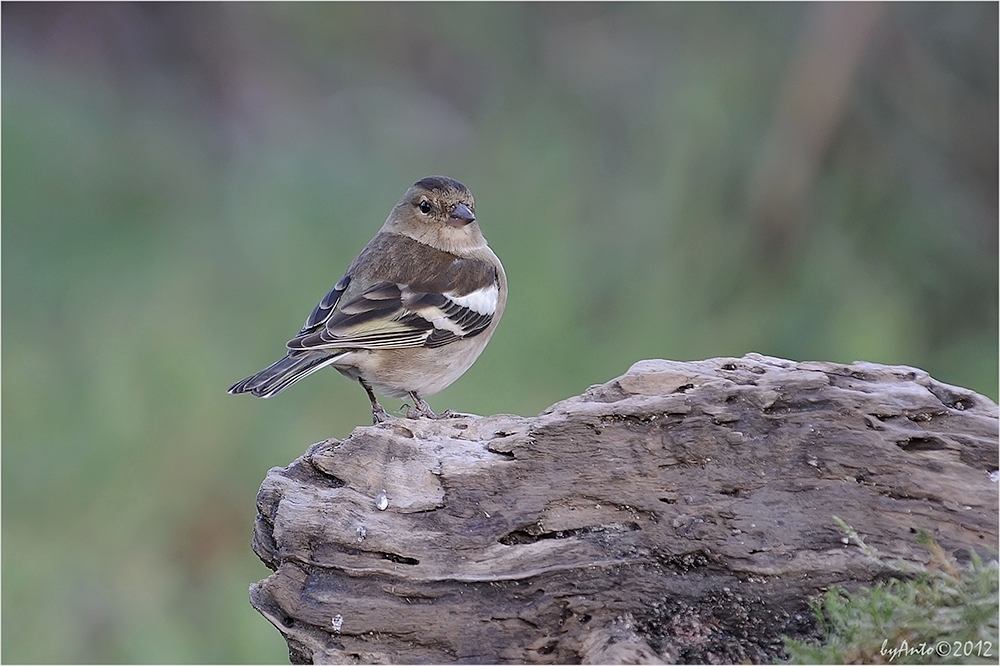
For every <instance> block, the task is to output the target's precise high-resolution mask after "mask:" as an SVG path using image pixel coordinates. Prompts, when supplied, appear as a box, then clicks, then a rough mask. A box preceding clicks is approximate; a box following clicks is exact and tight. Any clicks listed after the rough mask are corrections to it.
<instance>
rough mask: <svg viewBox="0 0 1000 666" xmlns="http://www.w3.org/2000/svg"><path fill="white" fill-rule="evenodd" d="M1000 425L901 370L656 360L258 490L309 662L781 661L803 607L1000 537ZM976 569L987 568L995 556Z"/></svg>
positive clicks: (292, 629)
mask: <svg viewBox="0 0 1000 666" xmlns="http://www.w3.org/2000/svg"><path fill="white" fill-rule="evenodd" d="M997 441H998V410H997V405H996V404H994V403H993V402H992V401H990V400H989V399H988V398H986V397H984V396H982V395H978V394H976V393H973V392H972V391H969V390H966V389H961V388H956V387H953V386H948V385H946V384H942V383H940V382H937V381H935V380H934V379H932V378H931V377H930V376H928V375H927V373H925V372H923V371H921V370H917V369H914V368H909V367H899V366H892V367H890V366H883V365H876V364H873V363H854V364H852V365H843V364H837V363H821V362H811V363H796V362H792V361H786V360H782V359H777V358H770V357H765V356H761V355H758V354H748V355H747V356H745V357H743V358H739V359H737V358H718V359H710V360H706V361H698V362H689V363H681V362H672V361H663V360H649V361H641V362H639V363H636V364H635V365H634V366H632V368H631V369H630V370H629V371H628V373H626V374H625V375H623V376H621V377H619V378H617V379H615V380H612V381H610V382H608V383H606V384H602V385H598V386H592V387H591V388H589V389H588V390H587V391H586V392H584V393H583V394H582V395H579V396H576V397H573V398H570V399H568V400H565V401H563V402H560V403H557V404H555V405H553V406H552V407H551V408H549V409H548V410H546V411H545V412H543V413H542V414H540V415H539V416H537V417H534V418H522V417H519V416H511V415H498V416H488V417H478V416H468V417H460V418H450V419H442V420H437V421H434V420H429V419H416V420H410V419H403V418H400V419H394V420H393V421H391V422H389V423H386V424H382V425H378V426H371V427H359V428H357V429H355V430H354V432H353V433H351V435H350V437H348V438H347V439H345V440H343V441H338V440H335V439H330V440H327V441H324V442H319V443H317V444H314V445H313V446H311V447H310V448H309V449H308V450H307V451H306V452H305V454H304V455H303V456H302V457H300V458H299V459H297V460H296V461H295V462H293V463H292V464H291V465H290V466H289V467H287V468H274V469H272V470H270V471H269V472H268V474H267V478H266V479H265V480H264V483H263V485H262V486H261V489H260V493H259V495H258V498H257V507H258V511H259V515H258V517H257V522H256V527H255V531H254V538H253V547H254V550H255V551H256V552H257V554H258V555H259V556H260V558H261V560H263V561H264V563H265V564H266V565H267V566H268V567H269V568H271V569H272V570H273V571H274V573H273V574H272V575H271V576H269V577H268V578H266V579H265V580H262V581H260V582H258V583H256V584H254V585H253V586H252V587H251V590H250V597H251V602H252V603H253V606H254V607H255V608H256V609H257V610H258V611H259V612H260V613H262V614H263V615H264V616H265V617H266V618H267V619H268V620H270V621H271V622H272V623H273V624H274V626H275V627H277V629H278V630H279V631H280V632H281V633H282V635H283V636H284V637H285V639H286V640H287V642H288V646H289V654H290V658H291V660H292V661H293V662H296V663H309V662H313V663H427V662H434V663H451V662H460V663H508V662H515V663H654V662H681V663H687V662H748V661H749V662H755V663H760V662H768V661H772V660H774V659H775V658H777V657H780V656H781V654H782V643H781V640H780V636H782V635H783V634H784V635H790V636H803V635H809V634H810V632H813V631H814V630H815V627H814V625H813V620H812V617H811V613H810V611H809V610H808V607H807V599H808V598H809V597H810V596H811V595H815V594H816V593H817V592H818V591H821V590H823V589H825V588H827V587H828V586H830V585H832V584H843V585H846V586H848V587H852V586H856V585H858V584H872V583H873V581H875V580H876V579H878V578H879V577H880V576H884V575H885V574H886V571H885V569H884V567H883V566H882V565H880V564H878V563H877V562H875V561H874V560H872V559H870V558H868V557H867V556H865V555H864V554H863V553H862V552H861V551H860V550H859V548H857V547H856V546H855V545H854V544H851V543H847V542H846V541H847V540H846V539H845V538H844V534H843V532H842V531H841V530H840V529H839V528H838V526H837V524H836V523H835V521H834V519H833V516H834V515H836V516H839V517H840V518H842V519H843V520H844V521H845V522H846V523H848V524H849V525H851V526H853V527H854V528H855V529H856V530H857V532H858V533H859V534H861V535H862V536H863V537H864V538H865V539H866V541H867V543H868V544H869V545H871V546H874V547H875V548H877V549H878V550H879V551H881V552H882V553H883V554H885V555H886V556H888V557H890V558H900V559H902V560H904V561H910V562H914V563H923V562H926V560H927V559H928V557H929V555H928V552H927V551H926V550H925V549H924V548H923V547H921V546H919V545H918V544H917V539H916V537H917V534H918V532H920V531H924V532H927V533H928V534H929V535H931V536H932V537H933V538H934V539H936V540H937V541H938V543H939V544H940V545H941V546H942V547H943V548H944V549H945V550H946V551H948V552H950V553H952V554H953V555H955V556H956V557H957V558H958V559H959V560H960V561H961V560H963V559H967V558H968V549H969V548H974V549H980V548H985V547H993V546H995V544H996V543H997V515H998V506H997V484H996V482H995V480H994V479H995V475H991V472H994V471H995V470H996V467H997V456H998V449H997ZM982 554H983V555H984V557H987V558H989V557H992V555H990V554H989V552H988V551H987V550H985V549H984V550H983V551H982Z"/></svg>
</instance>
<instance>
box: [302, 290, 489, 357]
mask: <svg viewBox="0 0 1000 666" xmlns="http://www.w3.org/2000/svg"><path fill="white" fill-rule="evenodd" d="M349 283H350V279H349V278H344V279H342V280H341V281H340V282H338V283H337V286H336V287H334V289H333V290H332V291H331V292H330V293H329V294H327V296H326V298H324V299H323V300H322V301H320V303H319V305H317V306H316V308H315V309H314V310H313V313H312V314H311V315H310V316H309V319H307V320H306V326H305V327H303V329H302V331H300V332H299V334H298V335H297V336H296V337H295V338H293V339H292V340H290V341H289V342H288V345H287V346H288V348H289V349H302V350H305V349H401V348H406V347H440V346H443V345H446V344H448V343H450V342H454V341H455V340H460V339H462V338H469V337H473V336H475V335H478V334H479V333H482V332H483V331H484V330H486V329H487V328H488V327H489V325H490V323H491V322H492V321H493V315H494V313H495V312H496V308H497V303H498V301H499V289H500V286H499V280H498V278H497V276H496V274H495V271H494V276H493V280H492V281H491V282H488V283H487V284H485V285H482V286H478V288H476V289H473V290H471V291H468V292H467V293H461V291H459V290H458V289H451V290H448V291H438V290H436V289H432V288H430V287H431V286H432V285H428V284H424V285H421V286H413V285H409V284H402V283H398V282H379V283H377V284H374V285H372V286H371V287H369V288H367V289H365V290H364V291H363V292H362V293H361V294H360V295H359V296H356V297H354V298H352V299H350V300H349V301H347V302H346V303H343V304H339V301H340V298H341V296H342V295H343V293H344V291H345V290H346V289H347V287H348V284H349ZM338 287H339V289H338Z"/></svg>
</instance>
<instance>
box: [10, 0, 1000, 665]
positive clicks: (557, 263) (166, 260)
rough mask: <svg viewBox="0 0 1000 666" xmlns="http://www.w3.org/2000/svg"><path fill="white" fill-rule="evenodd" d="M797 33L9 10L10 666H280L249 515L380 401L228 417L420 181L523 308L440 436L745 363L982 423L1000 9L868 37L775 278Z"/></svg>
mask: <svg viewBox="0 0 1000 666" xmlns="http://www.w3.org/2000/svg"><path fill="white" fill-rule="evenodd" d="M808 11H809V10H808V8H807V7H805V6H802V5H769V6H762V5H739V4H737V5H709V4H695V5H687V4H684V5H658V4H657V5H636V4H616V5H599V4H588V5H573V4H567V5H558V6H556V5H547V4H538V5H522V4H503V5H499V4H491V3H483V4H478V3H477V4H470V5H461V4H459V5H454V4H441V5H423V4H406V5H402V6H400V5H390V4H381V3H379V4H334V5H325V4H322V5H321V4H304V5H300V4H275V5H271V4H255V5H241V4H222V5H216V4H194V5H172V4H169V5H132V4H111V5H86V4H83V5H44V4H40V5H31V4H11V3H4V5H3V7H2V12H3V61H2V68H3V69H2V76H3V98H2V113H3V116H2V142H3V143H2V146H3V154H2V167H3V169H2V171H3V180H2V195H3V196H2V215H3V227H2V234H3V237H2V241H3V243H2V261H3V268H2V271H3V272H2V277H3V282H2V284H3V306H2V307H3V311H2V314H3V336H4V345H3V355H2V361H3V407H2V409H3V412H2V416H3V450H2V462H3V477H2V481H3V485H2V501H3V563H2V564H3V568H2V576H3V599H2V601H3V617H2V620H3V634H2V645H0V647H2V652H3V659H4V660H5V661H9V662H33V663H38V662H51V663H61V662H184V663H189V662H274V661H284V660H285V659H286V653H285V650H284V644H283V641H282V640H281V639H280V636H279V635H278V633H277V631H275V630H274V629H273V628H272V627H271V626H270V625H269V624H268V623H267V622H266V621H265V620H263V618H261V617H259V616H258V615H257V614H256V613H255V612H254V611H253V610H252V609H251V608H250V606H249V603H248V601H247V587H248V585H249V584H250V583H251V582H253V581H255V580H257V579H259V578H262V577H264V576H265V575H266V574H267V573H268V572H267V570H266V569H265V568H264V567H263V565H262V564H260V563H259V562H258V561H257V560H256V558H255V556H254V555H253V553H252V552H251V551H250V548H249V539H250V533H251V529H252V524H253V518H254V515H253V514H254V504H253V502H254V496H255V493H256V490H257V487H258V485H259V483H260V481H261V480H262V479H263V476H264V474H265V473H266V471H267V469H268V468H269V467H271V466H274V465H285V464H287V463H288V462H290V461H291V460H292V459H293V458H295V457H296V456H297V455H299V454H300V453H301V452H302V451H303V450H304V449H305V447H306V446H307V445H308V444H310V443H312V442H314V441H318V440H320V439H323V438H326V437H331V436H332V437H344V436H346V435H347V434H348V433H349V432H350V431H351V429H352V428H353V427H354V426H356V425H360V424H366V423H367V422H368V418H369V414H368V408H367V401H366V399H365V397H364V393H363V391H361V389H360V388H358V387H357V386H355V385H353V384H351V383H349V382H347V381H346V380H344V379H343V378H341V377H340V376H339V375H338V374H336V373H332V372H331V373H320V374H318V375H316V376H314V377H312V378H310V379H309V380H308V381H306V382H303V383H302V384H300V385H296V386H295V387H294V388H293V389H291V390H289V391H288V392H287V393H285V394H282V395H281V396H279V397H277V398H275V399H273V400H268V401H259V400H252V399H249V398H245V397H244V398H238V397H232V396H228V395H226V394H225V393H224V391H225V388H226V387H227V386H228V385H229V384H231V383H232V382H233V381H235V380H237V379H240V378H241V377H243V376H245V375H247V374H249V373H251V372H253V371H256V370H258V369H260V368H261V367H263V366H264V365H266V364H267V363H269V362H271V361H272V360H274V359H275V358H277V356H278V355H280V353H281V350H282V348H283V344H284V342H285V340H286V339H287V338H288V337H290V335H291V334H293V333H294V332H295V331H296V330H297V328H298V326H299V325H300V324H301V322H302V321H303V320H304V318H305V316H306V314H307V313H308V312H309V311H310V309H311V308H312V306H313V305H314V304H315V302H316V301H317V300H318V299H319V298H320V297H321V296H322V295H323V294H324V293H326V291H327V290H328V289H329V287H330V286H331V285H332V284H333V282H334V281H336V280H337V279H338V278H339V276H340V274H341V272H342V271H343V269H344V268H345V267H346V265H347V263H348V262H349V261H350V259H351V258H352V257H353V256H354V255H355V254H356V253H357V251H358V250H359V249H360V248H361V247H362V246H363V245H364V243H365V242H366V241H367V240H368V239H369V238H370V237H371V236H372V235H373V234H374V232H375V231H376V230H377V229H378V227H379V226H380V225H381V223H382V221H383V220H384V218H385V215H386V214H387V213H388V210H389V208H390V207H391V205H392V204H393V203H394V202H395V200H396V198H397V197H398V196H399V195H400V194H401V193H402V191H403V190H404V189H405V188H406V187H407V186H408V185H409V184H410V183H412V182H413V181H415V180H416V179H418V178H420V177H422V176H424V175H429V174H432V173H444V174H447V175H450V176H453V177H456V178H458V179H460V180H462V181H463V182H465V183H466V184H467V185H468V186H469V187H470V188H471V189H472V191H473V192H474V194H475V196H476V201H477V213H478V214H479V216H480V219H481V222H482V226H483V228H484V231H485V233H486V235H487V237H488V238H489V239H490V242H491V245H492V246H493V247H494V249H495V250H496V251H497V253H498V255H499V256H500V257H501V258H502V259H503V260H504V263H505V266H506V267H507V272H508V275H509V278H510V285H511V298H510V302H509V305H508V309H507V312H506V314H505V316H504V321H503V323H502V325H501V326H500V328H499V329H498V331H497V333H496V335H495V337H494V339H493V341H492V342H491V344H490V346H489V347H488V348H487V350H486V352H485V353H484V354H483V356H482V358H481V359H480V360H479V361H478V362H477V364H476V365H475V366H474V367H473V368H472V369H471V370H470V371H469V372H468V373H467V374H466V376H464V377H463V378H462V379H461V380H460V381H459V382H458V383H456V385H455V386H453V387H452V388H449V389H448V390H446V391H445V392H443V393H442V394H440V395H438V396H434V397H432V398H431V400H430V402H431V404H432V405H433V406H434V407H435V408H445V407H452V408H455V409H458V410H462V411H471V412H477V413H494V412H513V413H519V414H525V415H531V414H535V413H537V412H539V411H540V410H542V409H544V408H545V407H547V406H548V405H549V404H551V403H553V402H555V401H557V400H560V399H563V398H565V397H568V396H570V395H573V394H576V393H579V392H581V391H582V390H583V389H585V388H586V387H587V386H588V385H590V384H594V383H599V382H604V381H607V380H608V379H611V378H612V377H615V376H617V375H619V374H622V373H623V372H625V371H626V370H627V368H628V367H629V365H630V364H631V363H633V362H635V361H637V360H639V359H642V358H649V357H666V358H675V359H695V358H705V357H711V356H724V355H734V356H739V355H742V354H744V353H746V352H748V351H758V352H762V353H766V354H772V355H776V356H784V357H789V358H795V359H823V360H835V361H844V362H850V361H853V360H855V359H864V360H869V361H876V362H882V363H902V364H907V365H914V366H918V367H922V368H924V369H926V370H928V371H929V372H931V374H933V375H934V376H935V377H936V378H938V379H940V380H942V381H945V382H949V383H954V384H958V385H962V386H967V387H969V388H972V389H975V390H977V391H979V392H982V393H984V394H986V395H988V396H990V397H991V398H993V399H994V400H996V399H997V395H998V389H997V375H998V361H997V358H998V345H997V251H996V249H997V240H996V237H997V228H996V227H997V225H996V219H997V210H996V206H997V190H996V187H997V177H996V170H997V166H996V117H997V85H996V84H997V72H996V66H997V35H996V31H995V26H996V23H997V9H996V6H995V5H986V4H982V5H969V4H965V5H948V6H942V5H931V6H923V7H917V6H912V5H894V6H892V7H890V8H889V9H887V10H886V14H885V15H884V16H883V17H882V19H881V23H880V27H879V28H878V29H877V30H876V31H875V34H874V36H873V38H872V41H871V44H869V46H868V51H866V53H867V54H868V55H866V57H865V58H864V59H863V60H862V62H861V65H860V67H859V71H858V72H857V73H856V76H855V82H854V84H853V85H852V88H851V92H850V95H849V97H848V99H847V101H846V102H845V107H844V110H843V112H842V115H841V118H840V120H839V122H838V124H837V126H836V130H835V132H833V134H832V139H831V140H830V142H829V145H827V146H826V148H825V150H824V153H823V157H822V160H821V161H820V162H819V163H818V165H817V166H816V169H817V171H816V173H815V187H814V188H813V189H812V190H810V195H809V202H808V206H807V207H806V209H805V213H804V214H803V215H802V216H801V218H798V224H799V228H798V229H797V231H796V235H795V236H794V237H793V238H792V240H791V241H790V242H789V243H788V244H786V245H784V246H782V247H784V250H781V251H779V253H778V254H777V255H775V254H769V253H768V252H769V251H768V250H767V248H766V247H764V248H763V250H762V248H761V242H762V241H761V236H760V234H759V226H757V224H756V222H755V219H754V217H753V211H752V207H751V206H750V205H749V203H748V202H750V201H751V200H752V199H753V194H754V193H753V192H751V191H748V187H749V185H748V182H750V177H749V174H750V173H751V172H753V170H754V169H755V168H756V167H755V165H756V164H757V163H758V160H759V156H760V153H761V150H762V149H763V148H762V146H763V145H764V143H765V142H766V137H767V133H768V128H769V126H770V125H771V123H772V122H773V121H772V116H773V114H774V109H775V105H776V98H777V97H778V94H779V91H780V90H781V87H782V85H783V83H782V82H783V80H784V77H785V74H786V71H787V69H788V68H789V66H790V62H792V61H794V59H795V58H796V53H797V52H798V51H797V49H799V48H801V45H800V43H799V41H798V39H799V35H800V33H801V29H802V25H803V23H804V21H805V20H806V18H807V16H806V14H807V13H808ZM900 44H903V46H900ZM900 53H902V54H904V55H905V56H906V57H903V56H898V57H896V56H897V55H898V54H900ZM914 53H915V54H916V55H913V54H914ZM984 54H985V55H984ZM913 63H917V64H916V65H914V64H913ZM983 63H986V64H985V65H984V64H983ZM918 65H919V66H921V67H924V69H923V70H920V69H919V67H918ZM907 67H910V68H911V69H912V68H917V71H915V72H914V71H910V69H906V68H907ZM984 67H985V70H984ZM901 68H902V70H903V73H904V74H908V75H909V78H907V77H905V76H901V75H900V69H901ZM935 77H937V78H935ZM901 80H902V81H903V83H900V81H901ZM914 81H919V82H921V83H922V85H925V86H929V87H930V88H932V89H933V90H938V89H944V90H946V91H951V92H952V93H954V92H955V91H956V90H958V92H959V93H961V94H962V95H965V97H964V98H963V99H966V101H968V100H972V102H974V103H972V102H970V103H969V104H966V105H963V106H962V107H961V108H958V107H956V108H944V109H942V108H941V105H942V103H940V102H937V104H938V106H933V105H931V106H928V107H926V108H924V107H921V106H919V105H917V106H915V107H914V106H913V105H912V104H910V101H912V100H913V99H917V100H918V101H919V100H920V99H923V98H922V97H921V96H920V95H921V94H923V93H920V94H918V93H919V90H918V91H917V93H912V94H911V93H910V88H907V87H906V86H907V85H908V84H913V82H914ZM941 82H943V83H941ZM913 85H915V84H913ZM913 85H911V87H913ZM935 85H936V86H937V87H934V86H935ZM917 88H919V86H917ZM914 89H916V88H914ZM930 97H931V98H932V99H937V98H935V97H934V96H933V95H931V96H930ZM899 99H903V100H904V101H906V103H905V104H903V105H902V106H901V104H900V102H899V101H898V100H899ZM976 104H978V105H979V106H976ZM980 107H982V108H985V110H986V112H985V113H983V114H980V115H975V113H973V114H972V116H970V117H966V116H961V115H959V116H958V117H954V114H961V113H965V112H966V111H965V110H966V109H972V110H973V111H976V109H980ZM969 113H972V112H969ZM949 114H951V115H949ZM981 116H982V117H986V118H987V119H988V121H989V125H987V126H986V127H985V129H983V128H979V136H985V137H986V139H987V141H986V142H985V143H986V144H987V148H988V149H989V150H990V151H992V152H990V153H989V154H990V155H991V157H990V158H989V159H987V160H986V161H985V162H983V158H982V157H981V156H980V155H979V154H978V153H977V152H976V150H975V148H976V146H975V145H973V146H972V147H970V146H969V145H968V143H967V142H966V143H963V139H962V137H963V134H962V133H961V132H959V131H958V130H957V129H956V126H958V127H962V126H964V125H968V124H974V122H973V121H976V120H977V119H978V118H980V117H981ZM942 119H943V120H942ZM976 127H978V126H976ZM388 406H389V404H387V407H388ZM393 406H395V405H393Z"/></svg>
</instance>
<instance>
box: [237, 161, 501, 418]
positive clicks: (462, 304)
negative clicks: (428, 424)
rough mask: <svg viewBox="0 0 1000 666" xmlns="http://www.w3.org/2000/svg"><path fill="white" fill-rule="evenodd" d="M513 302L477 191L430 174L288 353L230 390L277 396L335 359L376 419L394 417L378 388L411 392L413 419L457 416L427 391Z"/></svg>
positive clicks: (460, 370) (457, 369)
mask: <svg viewBox="0 0 1000 666" xmlns="http://www.w3.org/2000/svg"><path fill="white" fill-rule="evenodd" d="M506 303H507V275H506V273H505V272H504V269H503V264H501V263H500V259H499V258H498V257H497V255H496V254H495V253H494V252H493V250H491V249H490V247H489V245H487V242H486V238H485V237H484V236H483V233H482V231H481V229H480V228H479V222H478V221H477V219H476V203H475V200H474V199H473V197H472V193H471V192H470V191H469V189H468V188H467V187H466V186H465V185H463V184H462V183H460V182H458V181H457V180H454V179H452V178H448V177H446V176H428V177H426V178H422V179H420V180H418V181H417V182H416V183H414V184H413V185H412V186H411V187H410V188H408V189H407V190H406V192H405V193H404V194H403V196H402V197H401V198H400V199H399V201H398V202H397V203H396V205H395V206H393V208H392V211H391V212H390V213H389V217H388V218H386V221H385V224H383V225H382V228H381V229H380V230H379V231H378V233H377V234H376V235H375V237H374V238H372V239H371V241H369V242H368V244H367V245H365V247H364V248H363V249H362V250H361V252H360V253H359V254H358V256H357V257H355V258H354V260H353V261H352V262H351V263H350V265H349V266H348V268H347V271H346V272H345V273H344V275H343V277H341V278H340V280H338V281H337V283H336V284H335V285H334V286H333V288H332V289H331V290H330V291H329V293H327V294H326V296H324V297H323V299H322V300H320V302H319V303H318V304H317V305H316V307H315V308H313V311H312V313H311V314H310V315H309V317H308V318H307V319H306V322H305V324H304V325H303V326H302V329H301V330H300V331H299V333H298V335H296V336H295V337H293V338H292V339H291V340H289V341H288V342H287V343H286V345H285V346H286V348H287V353H286V354H285V356H284V357H283V358H281V359H280V360H278V361H276V362H274V363H272V364H271V365H269V366H268V367H266V368H264V369H263V370H261V371H260V372H258V373H256V374H254V375H251V376H249V377H247V378H246V379H244V380H242V381H239V382H237V383H235V384H233V385H232V386H231V387H230V388H229V390H228V392H229V393H231V394H239V393H250V394H251V395H254V396H257V397H258V398H270V397H271V396H274V395H276V394H278V393H280V392H281V391H283V390H285V389H286V388H288V387H289V386H291V385H292V384H294V383H295V382H297V381H299V380H300V379H303V378H305V377H308V376H309V375H311V374H312V373H314V372H316V371H318V370H321V369H323V368H325V367H327V366H330V367H333V368H334V369H336V370H338V371H339V372H340V373H341V374H342V375H344V376H345V377H347V378H349V379H352V380H355V381H357V382H358V383H359V384H360V385H361V387H362V388H364V390H365V392H366V393H367V394H368V400H369V401H370V402H371V408H372V422H373V424H376V425H377V424H379V423H384V422H386V421H388V420H390V419H391V418H392V417H390V416H389V414H388V413H387V412H386V411H385V409H384V408H383V407H382V405H381V404H379V402H378V399H377V398H376V395H375V394H376V393H379V394H381V395H385V396H388V397H391V398H401V397H407V396H408V397H409V398H410V399H411V400H412V401H413V405H412V406H409V405H407V410H406V416H407V417H408V418H420V417H428V418H444V417H447V416H453V415H455V412H452V410H447V411H445V412H442V413H441V414H436V413H435V412H434V411H433V410H432V409H431V407H430V405H428V404H427V402H426V401H425V400H424V397H425V396H430V395H433V394H435V393H438V392H440V391H442V390H444V389H445V388H446V387H448V386H450V385H451V384H452V383H453V382H454V381H455V380H457V379H458V378H459V377H461V376H462V374H464V373H465V371H466V370H468V369H469V367H470V366H472V364H473V363H474V362H475V361H476V359H477V358H478V357H479V355H480V354H481V353H482V351H483V349H484V348H485V347H486V344H487V343H488V342H489V340H490V338H491V337H492V335H493V332H494V331H495V330H496V328H497V324H498V323H499V322H500V317H501V315H503V311H504V308H505V306H506Z"/></svg>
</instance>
